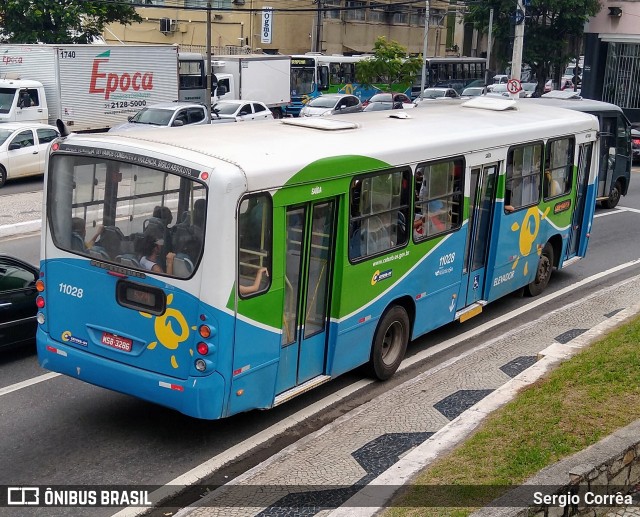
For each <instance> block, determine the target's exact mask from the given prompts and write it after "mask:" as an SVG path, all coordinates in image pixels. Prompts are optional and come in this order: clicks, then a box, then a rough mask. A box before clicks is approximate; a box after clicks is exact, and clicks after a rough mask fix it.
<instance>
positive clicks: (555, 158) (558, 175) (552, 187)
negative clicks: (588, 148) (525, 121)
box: [543, 138, 574, 199]
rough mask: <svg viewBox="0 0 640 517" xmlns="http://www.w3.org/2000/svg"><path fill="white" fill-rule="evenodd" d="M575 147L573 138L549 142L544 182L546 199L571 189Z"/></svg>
mask: <svg viewBox="0 0 640 517" xmlns="http://www.w3.org/2000/svg"><path fill="white" fill-rule="evenodd" d="M573 149H574V142H573V138H560V139H557V140H550V141H549V142H547V153H546V160H545V166H544V182H543V189H544V198H545V199H547V198H551V197H556V196H561V195H563V194H567V193H568V192H569V191H570V190H571V176H572V172H573Z"/></svg>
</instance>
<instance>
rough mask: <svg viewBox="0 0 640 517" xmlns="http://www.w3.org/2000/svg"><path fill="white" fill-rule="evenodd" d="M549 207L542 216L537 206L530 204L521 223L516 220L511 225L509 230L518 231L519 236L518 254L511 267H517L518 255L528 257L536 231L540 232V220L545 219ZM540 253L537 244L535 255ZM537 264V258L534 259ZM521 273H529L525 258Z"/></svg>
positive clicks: (539, 247)
mask: <svg viewBox="0 0 640 517" xmlns="http://www.w3.org/2000/svg"><path fill="white" fill-rule="evenodd" d="M549 210H550V209H549V208H547V209H546V210H545V211H544V213H543V214H542V216H541V215H540V212H539V211H538V207H536V206H532V207H531V208H529V210H527V211H526V213H525V214H524V218H523V219H522V225H520V224H518V222H517V221H516V222H515V223H513V224H512V225H511V231H513V232H518V231H519V232H520V237H519V242H518V244H519V248H520V250H519V251H520V255H518V256H517V257H516V259H515V260H514V261H513V264H512V266H511V269H516V268H517V267H518V263H519V262H520V257H528V256H529V254H530V253H531V249H532V248H533V244H534V242H535V241H536V237H537V236H538V232H540V222H541V221H543V220H544V219H546V217H547V214H548V213H549ZM541 253H542V246H541V245H539V246H537V249H536V256H538V257H539V256H540V254H541ZM536 264H537V260H536ZM522 273H523V274H524V276H527V275H528V274H529V261H528V260H526V261H525V262H524V266H523V268H522Z"/></svg>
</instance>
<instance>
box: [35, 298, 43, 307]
mask: <svg viewBox="0 0 640 517" xmlns="http://www.w3.org/2000/svg"><path fill="white" fill-rule="evenodd" d="M36 306H37V307H38V309H44V298H43V297H42V296H38V297H37V298H36Z"/></svg>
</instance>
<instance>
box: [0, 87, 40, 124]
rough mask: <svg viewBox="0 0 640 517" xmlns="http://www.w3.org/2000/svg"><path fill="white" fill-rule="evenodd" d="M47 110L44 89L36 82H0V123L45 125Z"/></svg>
mask: <svg viewBox="0 0 640 517" xmlns="http://www.w3.org/2000/svg"><path fill="white" fill-rule="evenodd" d="M48 120H49V109H48V107H47V97H46V95H45V93H44V87H43V86H42V84H41V83H39V82H38V81H27V80H21V79H1V80H0V122H40V123H42V124H47V123H48Z"/></svg>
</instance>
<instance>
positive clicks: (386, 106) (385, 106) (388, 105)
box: [364, 102, 393, 111]
mask: <svg viewBox="0 0 640 517" xmlns="http://www.w3.org/2000/svg"><path fill="white" fill-rule="evenodd" d="M392 108H393V103H392V102H370V103H369V104H367V106H366V107H365V108H364V111H382V110H390V109H392Z"/></svg>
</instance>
